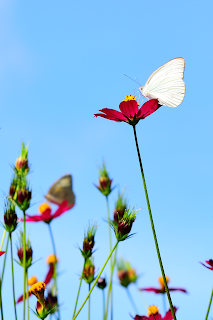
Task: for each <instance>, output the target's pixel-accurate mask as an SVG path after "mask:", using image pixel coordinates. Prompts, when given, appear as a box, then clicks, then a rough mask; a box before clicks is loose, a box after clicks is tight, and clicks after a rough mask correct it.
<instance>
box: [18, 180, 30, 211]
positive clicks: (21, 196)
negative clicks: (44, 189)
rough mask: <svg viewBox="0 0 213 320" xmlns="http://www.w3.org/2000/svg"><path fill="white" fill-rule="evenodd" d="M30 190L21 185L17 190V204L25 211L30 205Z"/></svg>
mask: <svg viewBox="0 0 213 320" xmlns="http://www.w3.org/2000/svg"><path fill="white" fill-rule="evenodd" d="M31 196H32V191H30V190H29V188H27V187H26V186H25V187H21V188H19V189H18V191H17V205H19V208H20V209H21V210H22V211H26V210H27V209H28V208H29V206H30V201H31Z"/></svg>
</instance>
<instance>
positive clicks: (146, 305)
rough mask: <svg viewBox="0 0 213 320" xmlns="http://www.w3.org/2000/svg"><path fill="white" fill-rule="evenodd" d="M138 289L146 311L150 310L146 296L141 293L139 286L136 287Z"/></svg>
mask: <svg viewBox="0 0 213 320" xmlns="http://www.w3.org/2000/svg"><path fill="white" fill-rule="evenodd" d="M136 288H137V289H138V291H139V292H140V295H141V299H142V302H143V304H144V307H145V308H146V309H148V308H149V305H148V303H147V302H146V299H145V298H144V295H143V293H142V291H141V290H140V289H139V288H138V287H137V286H136Z"/></svg>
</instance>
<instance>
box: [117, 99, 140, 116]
mask: <svg viewBox="0 0 213 320" xmlns="http://www.w3.org/2000/svg"><path fill="white" fill-rule="evenodd" d="M119 109H120V110H121V112H122V113H123V114H124V115H125V116H126V117H127V118H129V119H132V118H134V116H135V115H136V114H137V112H138V103H137V101H136V100H130V101H122V102H121V103H120V104H119Z"/></svg>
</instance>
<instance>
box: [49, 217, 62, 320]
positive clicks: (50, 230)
mask: <svg viewBox="0 0 213 320" xmlns="http://www.w3.org/2000/svg"><path fill="white" fill-rule="evenodd" d="M48 227H49V232H50V238H51V241H52V246H53V253H54V256H55V266H54V267H55V273H56V274H55V288H56V296H57V301H58V286H57V260H56V259H57V258H56V248H55V242H54V238H53V233H52V229H51V226H50V223H49V224H48ZM58 320H60V310H59V303H58Z"/></svg>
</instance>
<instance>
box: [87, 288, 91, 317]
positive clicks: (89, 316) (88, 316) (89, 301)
mask: <svg viewBox="0 0 213 320" xmlns="http://www.w3.org/2000/svg"><path fill="white" fill-rule="evenodd" d="M90 285H91V283H89V292H90ZM88 320H90V296H89V300H88Z"/></svg>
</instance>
